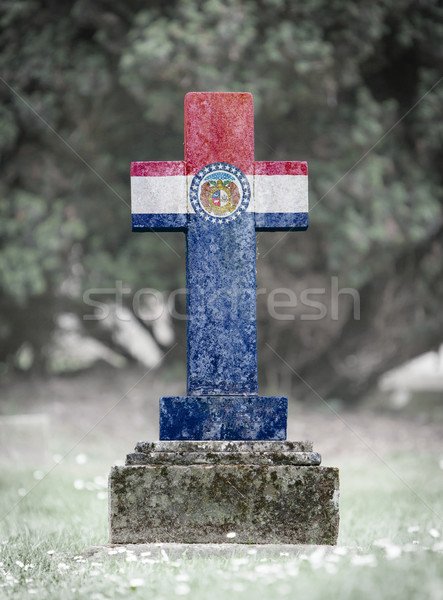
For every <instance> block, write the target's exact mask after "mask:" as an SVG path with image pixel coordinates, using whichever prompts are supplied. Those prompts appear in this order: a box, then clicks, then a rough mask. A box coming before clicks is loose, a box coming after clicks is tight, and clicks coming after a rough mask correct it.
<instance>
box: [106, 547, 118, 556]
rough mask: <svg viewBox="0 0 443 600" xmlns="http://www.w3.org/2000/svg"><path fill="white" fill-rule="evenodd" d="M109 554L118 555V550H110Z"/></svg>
mask: <svg viewBox="0 0 443 600" xmlns="http://www.w3.org/2000/svg"><path fill="white" fill-rule="evenodd" d="M108 554H110V555H112V554H118V550H114V549H113V548H111V550H108Z"/></svg>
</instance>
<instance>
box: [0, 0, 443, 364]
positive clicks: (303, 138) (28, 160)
mask: <svg viewBox="0 0 443 600" xmlns="http://www.w3.org/2000/svg"><path fill="white" fill-rule="evenodd" d="M0 27H1V31H0V47H1V48H2V52H1V53H0V70H1V72H2V77H3V79H4V82H5V83H6V85H5V84H2V88H1V91H0V93H1V96H2V108H1V110H0V152H1V153H2V156H3V161H2V167H1V169H2V182H3V190H2V201H1V211H2V217H3V219H4V222H3V223H2V225H1V231H0V236H1V241H2V246H3V249H4V254H3V257H2V258H1V259H0V261H1V262H0V274H1V277H0V286H1V289H2V291H3V294H4V295H5V297H7V298H9V299H10V300H9V301H8V302H6V305H5V306H4V307H3V310H4V312H5V311H6V314H7V313H8V311H10V312H14V311H15V309H16V303H18V302H21V303H26V302H28V304H29V305H31V304H32V303H33V302H34V300H33V299H35V298H36V297H39V296H41V295H42V294H48V293H49V294H52V296H53V297H54V295H55V294H56V293H58V291H59V289H60V285H61V284H62V283H63V282H66V281H68V282H69V280H70V279H71V278H72V270H73V269H75V268H76V272H77V276H76V277H77V279H79V280H80V285H79V286H77V292H76V295H75V294H74V296H75V297H72V293H71V300H75V301H77V303H78V310H79V311H80V312H81V310H82V307H81V293H82V290H83V289H86V288H88V287H91V286H93V287H96V286H99V285H103V286H105V287H106V286H109V285H112V283H113V282H114V281H115V280H123V281H125V282H127V283H128V284H130V285H131V286H132V287H133V288H134V289H135V288H138V287H145V286H149V287H158V288H159V289H164V290H167V289H171V288H173V287H181V286H182V285H183V279H184V263H183V255H184V242H183V240H181V239H179V237H180V236H178V235H159V236H153V235H132V234H131V233H130V230H129V225H130V224H129V198H130V196H129V182H128V173H129V163H130V161H131V160H174V159H177V160H179V159H181V158H182V144H183V108H182V107H183V97H184V94H185V93H186V92H188V91H191V90H193V91H199V90H213V91H227V90H229V91H250V92H252V93H253V94H254V100H255V120H256V158H257V159H258V160H290V159H306V160H308V161H309V164H310V174H311V178H310V199H311V207H312V213H311V229H310V231H309V232H308V233H307V234H304V235H298V234H297V235H294V234H287V235H285V236H284V239H283V241H282V242H280V243H279V244H278V245H277V246H276V249H272V250H271V248H273V246H274V244H275V242H276V241H277V239H278V237H277V235H278V234H276V235H272V234H267V235H266V236H265V235H262V236H261V238H260V244H261V246H262V248H261V250H262V252H261V255H262V256H265V255H266V259H265V261H264V262H263V264H261V262H259V264H258V272H259V276H260V277H264V278H265V279H266V281H264V283H265V285H270V283H271V282H272V283H274V282H273V281H272V278H269V277H268V276H267V275H266V273H268V272H271V271H272V272H274V273H279V274H280V276H281V279H280V284H281V283H284V282H288V284H289V285H294V286H295V285H296V284H297V282H304V283H305V284H306V285H307V283H308V281H309V279H310V277H311V275H310V274H311V273H313V272H314V273H316V274H318V275H319V276H321V277H322V278H323V284H325V283H326V284H327V281H328V278H329V277H330V276H331V275H337V276H339V277H340V281H341V282H342V283H343V284H346V285H352V286H355V287H356V288H357V289H363V287H364V286H371V285H373V286H375V287H376V286H379V287H380V285H384V283H380V278H381V280H382V281H383V282H385V281H386V277H387V276H388V274H391V276H392V275H393V274H396V273H398V277H399V283H400V280H401V278H402V275H401V274H400V273H399V268H400V267H399V264H400V263H401V264H402V261H403V258H404V257H405V256H406V255H408V254H411V253H412V254H413V253H414V251H415V250H416V249H417V251H418V248H420V256H422V248H423V247H424V246H426V244H427V243H428V244H429V247H431V246H432V244H435V239H434V238H435V235H436V228H438V226H439V224H441V223H442V189H443V181H442V175H441V159H442V152H441V139H442V134H443V130H442V128H443V125H442V123H443V118H442V116H443V115H442V110H443V109H442V106H443V103H442V96H443V87H442V86H436V87H434V88H433V86H434V85H435V84H436V82H437V81H438V79H439V77H440V74H441V71H442V62H443V59H442V55H441V34H442V31H443V9H442V8H441V7H440V6H439V5H438V4H436V3H435V2H433V1H432V0H425V1H424V2H423V1H418V0H400V1H394V0H383V2H378V3H374V2H369V1H364V2H360V3H358V4H355V3H349V2H345V1H344V0H340V1H337V2H334V3H330V2H328V1H327V0H310V1H309V2H291V1H289V0H258V1H256V0H198V1H195V0H176V1H173V0H169V1H160V0H157V1H152V2H150V3H142V2H139V0H129V1H128V2H125V3H124V5H122V4H121V3H118V2H108V3H102V2H98V3H88V2H85V1H84V0H71V1H70V2H68V4H66V3H64V4H59V5H57V6H52V5H51V7H49V6H48V5H46V4H45V3H43V2H41V1H36V0H24V1H23V2H20V3H18V4H17V3H6V4H5V5H4V6H3V7H2V8H1V9H0ZM8 86H10V88H8ZM431 88H433V89H432V91H431V92H429V93H427V92H428V91H429V90H430V89H431ZM31 205H32V208H31ZM21 211H23V213H22V212H21ZM22 214H23V215H24V216H20V215H22ZM20 219H22V221H20ZM171 247H172V250H171ZM277 248H278V250H277ZM268 251H269V252H268ZM177 255H179V256H180V257H181V258H180V260H178V259H177ZM411 260H412V262H414V261H415V264H416V266H417V269H416V271H415V272H414V278H418V279H420V278H424V279H426V278H427V277H428V275H427V273H428V271H427V270H426V269H424V270H421V267H420V265H419V263H418V262H417V261H418V258H417V257H416V258H411ZM268 266H269V267H271V270H268ZM80 272H81V274H79V273H80ZM426 280H427V279H426ZM277 283H278V282H277V281H276V282H275V284H277ZM425 288H427V285H425V286H424V288H423V289H425ZM365 289H366V288H365ZM417 289H418V287H417ZM414 301H415V302H416V304H418V305H420V304H422V303H425V302H426V301H427V298H426V295H424V296H417V297H416V298H415V300H414ZM55 304H57V303H55ZM54 308H55V307H54V304H53V303H52V306H51V308H50V310H51V311H54ZM55 310H57V309H56V308H55ZM365 318H367V322H366V325H365V327H366V330H367V331H369V330H370V328H371V326H372V322H373V320H374V319H377V318H379V317H377V315H376V314H374V312H373V311H372V312H370V311H368V312H367V313H366V317H365ZM383 318H385V317H383ZM427 318H428V319H429V318H431V319H432V320H433V321H432V323H433V324H432V325H431V326H430V329H431V330H432V329H435V328H436V327H440V325H441V322H440V320H439V319H440V317H439V316H438V315H437V314H434V313H432V314H429V313H428V315H427ZM407 320H408V317H405V322H407ZM422 324H423V327H428V326H429V323H428V322H426V323H425V322H424V321H423V323H422ZM321 325H322V327H323V330H322V333H321V335H322V336H324V339H325V340H326V339H328V340H329V342H328V343H329V344H336V341H337V335H338V333H337V331H335V330H334V328H333V327H332V326H331V324H328V323H326V322H325V323H323V322H322V324H321ZM388 325H389V319H388V322H387V323H386V327H388ZM275 326H276V325H275V323H270V321H269V319H268V318H267V317H266V316H265V315H262V317H261V327H262V328H264V334H265V336H268V339H269V334H270V330H271V328H274V327H275ZM314 326H315V327H319V326H320V324H319V323H318V322H315V323H309V322H305V323H301V324H300V332H299V335H300V337H299V338H298V339H297V337H295V338H294V335H295V336H296V335H297V333H294V330H293V329H292V328H286V329H284V330H283V329H282V330H280V331H277V335H278V340H279V342H278V344H277V345H278V346H279V348H280V350H281V352H282V354H283V355H285V356H286V357H287V358H288V359H289V361H290V362H291V360H292V359H291V356H290V355H289V354H288V352H289V353H291V352H294V353H295V354H294V360H295V355H296V354H297V357H298V358H297V360H298V362H299V365H303V364H304V363H306V364H307V363H309V362H311V361H312V360H314V359H316V358H318V351H317V354H316V353H315V352H313V351H312V350H309V351H307V352H304V351H303V352H302V353H301V354H300V352H299V350H300V346H301V345H302V343H301V340H302V339H303V340H305V341H306V339H308V338H312V336H313V335H316V334H314V333H313V329H312V328H313V327H314ZM341 328H342V329H343V324H342V327H341ZM8 335H9V336H11V335H12V336H13V335H14V331H13V329H12V330H11V329H10V330H9V334H8ZM0 336H1V330H0ZM294 339H295V344H294ZM340 339H343V342H345V338H344V337H343V338H340ZM355 343H356V344H358V343H359V342H358V336H356V339H355ZM433 343H435V341H434V340H433V341H431V340H429V344H430V345H432V344H433ZM303 345H306V344H305V342H304V343H303ZM331 347H332V346H331ZM335 348H336V346H335ZM417 351H418V349H417V348H415V347H414V345H413V344H412V342H411V344H410V350H409V354H410V355H411V356H412V355H414V354H415V353H416V352H417ZM5 352H6V350H5ZM348 352H349V350H346V352H345V354H346V353H348ZM267 359H268V360H269V361H270V362H271V356H268V357H267ZM344 359H345V356H343V360H344ZM272 360H274V359H272ZM340 360H341V359H340ZM274 367H275V365H274Z"/></svg>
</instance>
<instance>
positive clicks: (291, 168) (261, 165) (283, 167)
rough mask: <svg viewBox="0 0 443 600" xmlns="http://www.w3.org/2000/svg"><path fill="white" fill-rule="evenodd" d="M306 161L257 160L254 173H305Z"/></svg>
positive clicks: (306, 171)
mask: <svg viewBox="0 0 443 600" xmlns="http://www.w3.org/2000/svg"><path fill="white" fill-rule="evenodd" d="M307 174H308V163H307V162H304V161H280V162H269V161H258V162H256V163H255V175H307Z"/></svg>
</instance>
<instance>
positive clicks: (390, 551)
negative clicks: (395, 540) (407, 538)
mask: <svg viewBox="0 0 443 600" xmlns="http://www.w3.org/2000/svg"><path fill="white" fill-rule="evenodd" d="M385 552H386V558H387V559H388V560H393V559H394V558H398V557H399V556H401V548H400V546H394V544H392V545H390V546H386V548H385Z"/></svg>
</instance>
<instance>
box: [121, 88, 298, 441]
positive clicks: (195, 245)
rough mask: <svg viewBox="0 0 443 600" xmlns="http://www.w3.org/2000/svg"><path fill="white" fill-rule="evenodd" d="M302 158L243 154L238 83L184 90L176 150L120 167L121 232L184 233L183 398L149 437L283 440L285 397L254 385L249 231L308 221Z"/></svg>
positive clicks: (165, 411) (244, 124) (248, 146)
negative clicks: (124, 216) (125, 188)
mask: <svg viewBox="0 0 443 600" xmlns="http://www.w3.org/2000/svg"><path fill="white" fill-rule="evenodd" d="M307 179H308V178H307V164H306V163H305V162H292V161H291V162H259V161H255V160H254V114H253V100H252V95H251V94H247V93H206V92H205V93H189V94H187V95H186V98H185V160H184V161H168V162H135V163H132V167H131V182H132V183H131V185H132V192H131V195H132V228H133V231H148V232H149V231H182V232H185V234H186V241H187V244H186V248H187V251H186V261H187V263H186V277H187V356H188V367H187V376H188V386H187V396H186V397H169V398H162V399H161V400H160V440H285V439H286V420H287V399H286V398H282V397H261V396H259V395H258V385H257V324H256V276H255V271H256V267H255V232H256V231H264V230H268V231H283V230H304V229H306V228H307V226H308V187H307V186H308V183H307Z"/></svg>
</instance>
